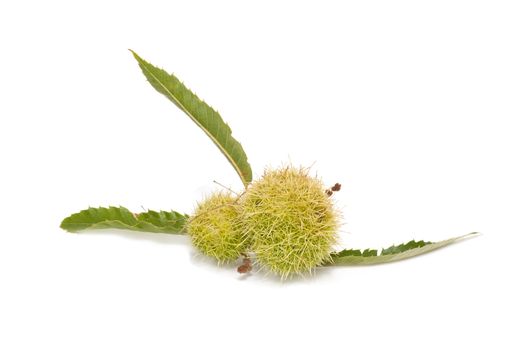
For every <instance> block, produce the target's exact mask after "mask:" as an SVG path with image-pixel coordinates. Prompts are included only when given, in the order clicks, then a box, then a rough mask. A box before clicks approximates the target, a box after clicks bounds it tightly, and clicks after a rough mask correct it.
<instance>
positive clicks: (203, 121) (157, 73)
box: [130, 50, 252, 187]
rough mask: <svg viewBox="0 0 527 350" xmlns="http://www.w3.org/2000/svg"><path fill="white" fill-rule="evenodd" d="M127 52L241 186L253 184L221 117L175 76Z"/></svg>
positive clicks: (241, 152)
mask: <svg viewBox="0 0 527 350" xmlns="http://www.w3.org/2000/svg"><path fill="white" fill-rule="evenodd" d="M130 52H131V53H132V54H133V56H134V58H135V59H136V61H137V62H138V64H139V67H140V68H141V71H142V72H143V74H144V75H145V76H146V79H147V80H148V82H149V83H150V85H152V87H153V88H154V89H155V90H156V91H157V92H159V93H161V94H162V95H164V96H165V97H167V98H168V99H169V100H170V101H171V102H172V103H174V104H175V105H176V106H177V107H178V108H179V109H181V110H182V111H183V112H184V113H185V114H187V115H188V116H189V117H190V119H191V120H192V121H194V123H196V124H197V125H198V126H199V127H200V128H201V129H202V130H203V131H204V132H205V134H207V136H208V137H209V138H210V139H211V140H212V141H213V142H214V144H215V145H216V146H217V147H218V149H219V150H220V151H221V152H222V153H223V155H224V156H225V157H226V158H227V160H228V161H229V163H231V165H232V166H233V168H234V170H235V171H236V172H237V173H238V176H239V177H240V179H241V180H242V182H243V185H244V186H245V187H247V186H248V185H249V183H250V182H251V181H252V170H251V166H250V165H249V162H248V160H247V155H246V154H245V151H244V150H243V148H242V145H241V144H240V143H239V142H238V141H237V140H236V139H235V138H234V137H233V136H232V132H231V129H230V127H229V126H228V125H227V124H226V123H225V122H224V121H223V119H222V118H221V116H220V114H219V113H218V112H217V111H216V110H214V109H213V108H212V107H210V106H209V105H208V104H206V103H205V102H204V101H202V100H201V99H200V98H199V97H198V96H196V95H195V94H194V93H193V92H192V91H190V90H189V89H188V88H187V87H186V86H185V85H184V84H183V83H182V82H181V81H180V80H179V79H178V78H176V77H175V76H174V75H172V74H168V73H167V72H166V71H164V70H163V69H161V68H158V67H155V66H153V65H152V64H150V63H148V62H147V61H145V60H144V59H142V58H141V57H140V56H139V55H138V54H137V53H136V52H135V51H133V50H130Z"/></svg>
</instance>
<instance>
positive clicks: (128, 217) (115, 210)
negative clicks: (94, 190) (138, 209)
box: [60, 207, 188, 234]
mask: <svg viewBox="0 0 527 350" xmlns="http://www.w3.org/2000/svg"><path fill="white" fill-rule="evenodd" d="M187 218H188V216H187V215H183V214H180V213H177V212H175V211H160V212H155V211H153V210H149V211H147V212H144V213H140V214H137V215H136V214H133V213H132V212H130V211H129V210H128V209H126V208H124V207H108V208H102V207H100V208H89V209H86V210H82V211H80V212H78V213H75V214H72V215H70V216H69V217H67V218H65V219H64V220H63V221H62V223H61V224H60V227H61V228H62V229H64V230H66V231H69V232H79V231H83V230H96V229H109V228H114V229H123V230H131V231H142V232H155V233H170V234H184V233H185V232H184V230H185V223H186V220H187Z"/></svg>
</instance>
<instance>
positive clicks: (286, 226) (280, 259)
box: [241, 167, 340, 279]
mask: <svg viewBox="0 0 527 350" xmlns="http://www.w3.org/2000/svg"><path fill="white" fill-rule="evenodd" d="M241 203H242V206H241V209H242V210H241V222H242V227H243V234H244V237H245V238H246V240H247V241H250V242H251V247H252V250H253V252H254V253H255V255H256V259H257V262H258V264H259V265H261V266H263V267H265V268H267V269H268V270H270V271H272V272H274V273H276V274H278V275H280V277H281V278H282V279H285V278H288V277H290V276H292V275H296V274H300V275H302V274H305V273H311V272H312V270H313V269H314V268H315V267H316V266H319V265H321V264H323V263H324V262H327V261H329V260H330V253H331V252H332V251H333V248H334V245H335V244H336V241H337V230H338V227H339V217H340V215H339V213H338V212H337V211H336V210H335V208H334V205H333V202H332V199H331V198H329V197H328V195H327V194H326V189H325V187H324V185H323V184H322V182H321V181H320V180H319V179H318V178H315V177H311V176H309V175H308V170H306V169H303V168H294V167H285V168H281V169H277V170H267V171H266V172H265V174H264V175H263V177H262V178H261V179H259V180H258V181H256V182H254V183H253V184H252V185H251V186H249V188H248V189H247V192H246V193H245V194H244V195H243V197H242V202H241Z"/></svg>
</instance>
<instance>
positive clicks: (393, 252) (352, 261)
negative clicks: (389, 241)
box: [328, 232, 477, 266]
mask: <svg viewBox="0 0 527 350" xmlns="http://www.w3.org/2000/svg"><path fill="white" fill-rule="evenodd" d="M475 234H477V233H476V232H473V233H469V234H467V235H464V236H460V237H454V238H451V239H447V240H444V241H440V242H425V241H417V242H416V241H410V242H408V243H405V244H400V245H397V246H391V247H389V248H386V249H383V250H382V251H381V252H380V254H379V253H378V252H377V250H374V249H366V250H363V251H361V250H359V249H345V250H342V251H340V252H338V253H333V254H332V258H333V262H332V263H328V265H348V266H350V265H373V264H383V263H388V262H394V261H398V260H403V259H408V258H412V257H414V256H418V255H422V254H426V253H429V252H431V251H433V250H436V249H440V248H443V247H446V246H448V245H450V244H452V243H455V242H457V241H459V240H461V239H464V238H468V237H470V236H473V235H475Z"/></svg>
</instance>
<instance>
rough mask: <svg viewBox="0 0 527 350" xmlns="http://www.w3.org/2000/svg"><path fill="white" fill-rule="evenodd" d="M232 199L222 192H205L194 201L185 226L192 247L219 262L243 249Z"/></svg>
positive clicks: (242, 240) (231, 257)
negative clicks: (197, 200)
mask: <svg viewBox="0 0 527 350" xmlns="http://www.w3.org/2000/svg"><path fill="white" fill-rule="evenodd" d="M236 199H237V197H235V196H234V195H232V194H229V193H223V192H216V193H213V194H211V195H209V196H208V197H207V198H205V199H204V200H203V201H202V202H200V203H198V205H197V207H196V209H195V211H194V214H193V215H192V216H191V217H190V218H189V220H188V223H187V227H186V229H187V232H188V234H189V236H190V238H191V240H192V244H193V245H194V247H196V248H197V249H198V250H199V251H200V252H201V253H203V254H205V255H207V256H210V257H213V258H215V259H217V260H218V262H219V263H220V264H222V263H226V262H230V261H234V260H236V259H237V258H239V257H240V255H241V254H242V253H243V252H244V251H245V249H246V244H244V239H243V237H242V232H241V229H240V225H239V206H238V205H237V204H236Z"/></svg>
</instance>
